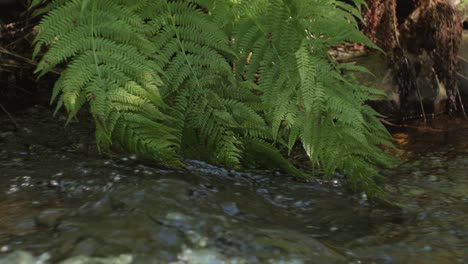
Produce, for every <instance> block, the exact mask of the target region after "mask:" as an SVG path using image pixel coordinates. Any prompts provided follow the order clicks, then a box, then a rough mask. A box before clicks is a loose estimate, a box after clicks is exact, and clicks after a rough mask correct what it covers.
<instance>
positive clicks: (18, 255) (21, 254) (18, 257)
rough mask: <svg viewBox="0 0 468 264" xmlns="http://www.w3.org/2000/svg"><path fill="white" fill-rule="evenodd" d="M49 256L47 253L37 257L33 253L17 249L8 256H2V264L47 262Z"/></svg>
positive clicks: (0, 259) (43, 263)
mask: <svg viewBox="0 0 468 264" xmlns="http://www.w3.org/2000/svg"><path fill="white" fill-rule="evenodd" d="M49 258H50V256H49V254H47V253H45V254H42V255H40V256H39V257H37V258H36V257H34V256H33V255H32V254H31V253H28V252H25V251H15V252H13V253H10V254H8V255H6V256H3V257H2V256H0V264H46V263H48V262H47V261H48V260H49Z"/></svg>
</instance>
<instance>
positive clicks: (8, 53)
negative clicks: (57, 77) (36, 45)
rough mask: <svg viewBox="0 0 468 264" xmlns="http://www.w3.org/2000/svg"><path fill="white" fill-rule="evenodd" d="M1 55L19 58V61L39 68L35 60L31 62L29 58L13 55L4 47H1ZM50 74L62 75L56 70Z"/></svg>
mask: <svg viewBox="0 0 468 264" xmlns="http://www.w3.org/2000/svg"><path fill="white" fill-rule="evenodd" d="M0 53H3V54H7V55H10V56H12V57H15V58H17V59H20V60H22V61H24V62H26V63H28V64H31V65H33V66H37V62H35V61H33V60H30V59H28V58H26V57H23V56H21V55H19V54H16V53H13V52H11V51H9V50H7V49H5V48H3V47H0ZM49 72H52V73H55V74H60V72H59V71H56V70H50V71H49Z"/></svg>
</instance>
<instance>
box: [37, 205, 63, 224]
mask: <svg viewBox="0 0 468 264" xmlns="http://www.w3.org/2000/svg"><path fill="white" fill-rule="evenodd" d="M64 215H65V210H63V209H48V210H45V211H43V212H42V213H41V214H39V215H38V216H37V217H36V218H35V219H34V220H35V223H36V225H37V226H42V227H49V228H54V227H56V226H57V225H58V224H60V221H61V219H62V218H63V216H64Z"/></svg>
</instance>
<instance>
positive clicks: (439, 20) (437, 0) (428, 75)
mask: <svg viewBox="0 0 468 264" xmlns="http://www.w3.org/2000/svg"><path fill="white" fill-rule="evenodd" d="M368 7H369V9H368V11H367V12H366V14H365V15H364V17H365V19H366V23H367V24H366V26H365V27H364V28H363V32H364V33H365V34H366V35H367V36H368V37H369V38H371V39H372V40H373V41H374V42H375V43H377V44H378V45H379V46H380V47H381V48H382V49H383V50H384V51H386V52H387V53H388V54H389V62H390V65H391V69H392V72H393V81H394V83H395V84H396V85H397V86H398V94H399V100H398V101H399V108H400V114H401V115H403V116H407V115H419V114H422V115H423V116H424V117H425V116H426V115H428V114H434V113H439V112H444V111H449V112H450V113H453V112H454V111H458V110H460V109H461V108H462V106H463V104H462V102H461V99H460V95H459V93H458V81H457V75H456V70H457V64H458V59H457V55H458V50H459V46H460V41H461V37H462V21H461V19H460V18H459V16H458V13H457V11H456V10H455V9H454V6H453V3H452V2H450V1H447V0H419V1H418V0H368Z"/></svg>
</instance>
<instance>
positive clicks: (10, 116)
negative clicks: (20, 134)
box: [0, 104, 19, 129]
mask: <svg viewBox="0 0 468 264" xmlns="http://www.w3.org/2000/svg"><path fill="white" fill-rule="evenodd" d="M0 109H1V110H2V111H3V112H5V114H7V116H8V118H10V120H11V122H13V124H14V125H15V128H16V129H18V128H19V125H18V123H17V122H16V120H15V119H14V118H13V116H12V115H11V114H10V112H8V111H7V110H6V108H5V107H4V106H3V105H2V104H0Z"/></svg>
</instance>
